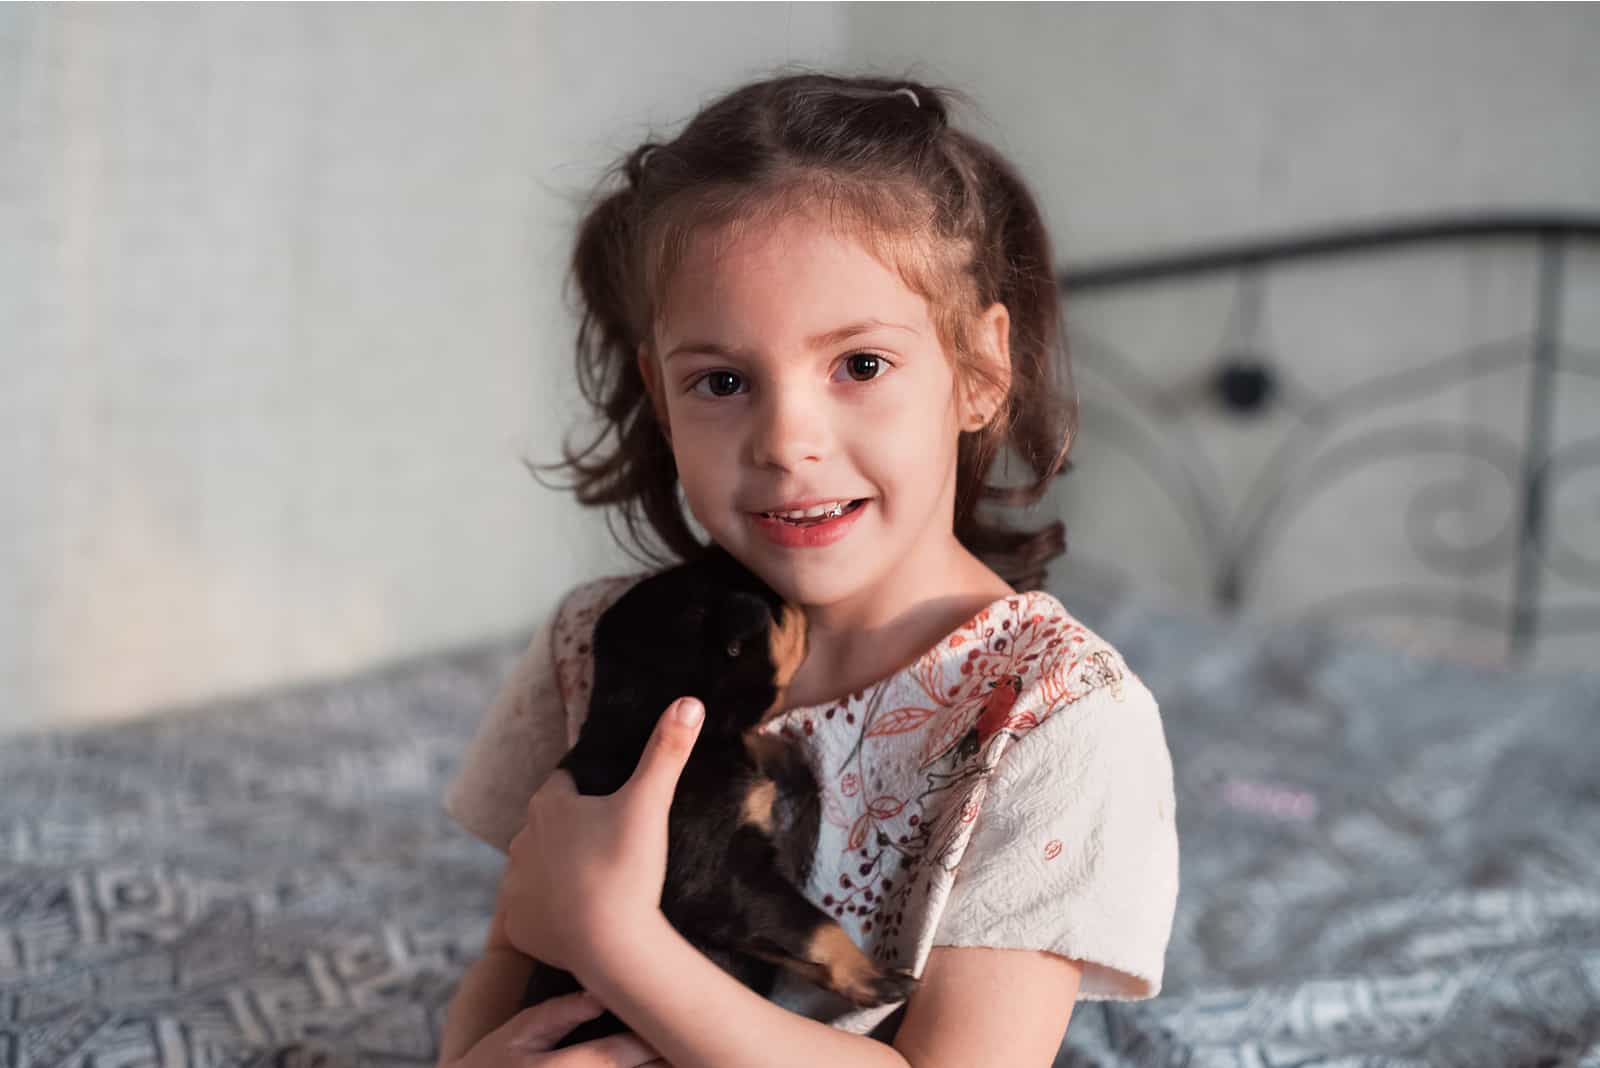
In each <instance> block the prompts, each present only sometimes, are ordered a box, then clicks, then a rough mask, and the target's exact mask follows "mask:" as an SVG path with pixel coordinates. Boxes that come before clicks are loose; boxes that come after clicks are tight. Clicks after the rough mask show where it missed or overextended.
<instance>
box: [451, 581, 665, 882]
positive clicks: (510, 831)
mask: <svg viewBox="0 0 1600 1068" xmlns="http://www.w3.org/2000/svg"><path fill="white" fill-rule="evenodd" d="M642 577H643V576H642V575H622V576H616V577H612V578H603V579H596V580H594V581H592V582H586V583H583V584H581V585H579V586H576V587H574V588H573V589H572V591H571V592H570V593H568V594H567V596H566V597H565V598H563V599H562V601H561V604H560V605H559V607H557V609H556V611H555V613H554V615H553V616H552V617H551V619H550V620H549V621H548V622H546V623H545V624H544V625H542V626H541V627H539V629H538V630H537V631H535V632H534V635H533V639H532V640H531V641H529V642H528V648H527V650H526V651H525V652H524V653H523V654H522V656H521V658H520V659H518V661H517V663H516V666H515V667H513V668H512V671H511V676H510V677H509V678H508V679H506V682H505V685H504V686H503V687H501V689H500V693H499V694H498V695H497V696H496V697H495V700H494V704H492V705H490V706H489V711H488V713H487V714H486V715H485V716H484V718H483V722H482V723H480V724H479V725H478V732H477V734H475V735H474V736H473V738H472V741H471V742H469V743H468V745H467V749H466V752H465V754H464V755H463V756H462V760H461V767H460V770H459V771H458V772H457V773H456V777H455V780H454V781H453V782H451V784H450V785H449V786H448V787H447V788H446V790H445V797H444V810H445V812H446V813H447V814H449V816H450V818H451V819H453V820H455V821H456V822H457V823H459V824H460V825H461V826H462V827H463V828H465V829H466V830H467V831H469V832H470V833H472V834H473V835H475V836H476V837H478V838H480V839H482V840H483V841H485V842H487V843H488V844H489V845H492V846H494V847H495V848H496V849H498V850H500V852H502V853H505V852H508V851H509V850H510V848H511V839H513V838H515V837H516V835H517V832H518V831H519V830H521V829H522V825H523V823H525V822H526V821H527V816H528V799H529V798H531V797H532V796H533V795H534V794H535V793H536V792H538V789H539V787H540V786H543V785H544V781H545V779H547V778H549V777H550V773H551V772H552V771H554V770H555V769H556V765H557V764H559V763H561V758H562V757H564V756H566V755H567V750H568V749H570V748H571V747H572V744H573V743H574V742H575V741H577V738H578V731H579V729H580V728H581V727H582V725H583V721H584V719H585V717H586V716H587V714H588V710H589V694H590V691H591V689H592V688H593V684H594V655H593V653H592V652H591V650H590V642H591V641H592V640H593V637H594V627H595V623H596V621H597V620H599V618H600V616H601V614H603V613H604V612H605V610H606V609H607V608H609V607H611V605H612V604H614V603H615V602H616V600H617V598H618V597H620V596H622V594H623V593H625V592H626V591H627V589H628V588H629V587H630V586H632V585H633V584H634V583H636V582H638V581H639V579H640V578H642Z"/></svg>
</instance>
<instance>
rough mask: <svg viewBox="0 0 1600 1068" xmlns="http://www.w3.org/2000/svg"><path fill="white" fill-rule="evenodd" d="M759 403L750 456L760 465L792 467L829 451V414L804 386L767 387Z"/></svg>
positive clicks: (821, 456) (820, 456) (818, 457)
mask: <svg viewBox="0 0 1600 1068" xmlns="http://www.w3.org/2000/svg"><path fill="white" fill-rule="evenodd" d="M762 400H763V402H762V403H760V404H758V405H757V406H756V411H755V413H754V414H755V429H754V431H753V433H752V434H751V442H750V445H751V453H752V456H751V459H752V460H754V462H755V464H756V466H758V467H777V468H782V469H783V470H786V471H789V470H793V469H794V468H795V467H797V466H798V465H800V464H802V463H805V462H806V461H808V460H821V459H822V458H823V457H824V456H825V455H826V454H827V435H828V426H827V416H826V413H824V412H823V411H822V406H821V404H820V403H818V402H817V399H816V398H813V397H809V396H806V395H805V391H804V390H801V389H783V390H780V389H772V388H769V389H768V390H767V394H766V396H765V397H764V398H763V399H762Z"/></svg>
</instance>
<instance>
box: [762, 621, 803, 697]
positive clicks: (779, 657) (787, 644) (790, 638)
mask: <svg viewBox="0 0 1600 1068" xmlns="http://www.w3.org/2000/svg"><path fill="white" fill-rule="evenodd" d="M778 614H779V616H780V617H781V618H780V619H779V620H778V622H777V623H776V625H774V626H773V627H772V628H771V629H770V630H769V631H768V635H769V639H768V647H769V648H770V649H771V650H772V663H773V667H774V668H775V669H776V670H775V675H776V678H777V684H778V689H780V690H782V689H785V688H787V687H788V685H789V683H790V682H791V681H792V680H793V679H794V676H795V672H797V671H799V670H800V661H802V660H804V659H805V658H806V614H805V613H804V612H802V611H801V610H800V609H798V608H796V607H795V606H794V605H792V604H786V605H783V606H782V607H781V608H780V609H779V612H778Z"/></svg>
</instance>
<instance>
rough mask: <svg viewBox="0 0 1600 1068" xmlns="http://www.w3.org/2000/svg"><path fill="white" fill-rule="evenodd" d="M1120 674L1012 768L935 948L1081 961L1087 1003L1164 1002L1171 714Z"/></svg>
mask: <svg viewBox="0 0 1600 1068" xmlns="http://www.w3.org/2000/svg"><path fill="white" fill-rule="evenodd" d="M1117 661H1118V665H1119V667H1120V678H1118V679H1117V680H1116V682H1115V684H1107V685H1104V686H1100V687H1098V688H1096V689H1094V690H1091V691H1090V692H1088V693H1086V694H1084V695H1083V696H1082V697H1081V698H1079V699H1078V700H1076V701H1073V702H1071V703H1068V704H1064V705H1061V706H1060V707H1057V708H1055V709H1053V710H1052V711H1051V713H1050V714H1049V715H1048V716H1046V717H1045V718H1044V719H1043V721H1042V722H1040V723H1039V725H1038V726H1037V727H1035V728H1033V729H1032V730H1030V731H1028V733H1027V734H1025V735H1023V736H1021V737H1020V738H1018V739H1016V740H1015V741H1014V742H1013V743H1012V744H1011V746H1010V747H1009V748H1008V749H1007V750H1006V752H1005V753H1004V754H1003V755H1002V756H1001V758H1000V761H999V763H998V765H997V766H996V768H995V771H994V773H993V776H992V778H991V779H990V781H989V783H988V784H987V790H986V792H985V794H984V801H983V807H982V808H981V809H980V810H979V813H978V817H977V820H976V822H975V824H974V826H973V831H972V837H971V839H970V840H969V842H968V844H967V848H966V850H965V852H964V853H963V855H962V858H961V861H960V863H959V865H958V867H957V870H956V875H955V881H954V883H953V884H952V886H951V889H950V895H949V898H948V899H947V901H946V903H945V908H944V912H943V914H942V916H941V918H940V922H939V928H938V931H937V933H936V935H935V937H934V944H935V945H950V946H987V947H992V948H998V949H1035V950H1047V951H1049V952H1051V953H1056V954H1059V955H1061V956H1063V957H1067V958H1070V959H1073V960H1079V961H1082V962H1083V964H1084V971H1083V978H1082V981H1081V983H1080V984H1079V989H1078V998H1079V1000H1085V1001H1104V1000H1115V1001H1131V1000H1137V999H1143V998H1151V997H1155V996H1156V995H1157V994H1159V993H1160V992H1161V978H1162V971H1163V965H1164V962H1165V957H1166V948H1167V941H1168V938H1169V937H1170V935H1171V932H1172V918H1173V912H1174V910H1175V908H1176V905H1177V896H1178V836H1177V830H1176V824H1175V820H1174V811H1173V808H1174V805H1173V786H1172V761H1171V757H1170V755H1169V753H1168V751H1167V743H1166V736H1165V733H1164V732H1163V730H1162V727H1161V717H1160V711H1159V709H1158V707H1157V705H1156V701H1155V698H1154V697H1153V696H1152V695H1151V694H1150V691H1149V690H1148V689H1147V688H1146V687H1145V685H1144V683H1143V682H1142V681H1141V680H1140V679H1139V678H1138V677H1137V676H1135V675H1134V674H1133V673H1132V672H1131V671H1129V670H1127V668H1126V666H1125V665H1122V664H1121V663H1120V657H1119V658H1117Z"/></svg>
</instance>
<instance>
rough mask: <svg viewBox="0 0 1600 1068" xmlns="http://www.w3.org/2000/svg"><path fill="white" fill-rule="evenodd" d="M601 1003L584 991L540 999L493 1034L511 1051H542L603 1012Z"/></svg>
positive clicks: (550, 1047)
mask: <svg viewBox="0 0 1600 1068" xmlns="http://www.w3.org/2000/svg"><path fill="white" fill-rule="evenodd" d="M605 1011H606V1009H605V1006H604V1005H602V1004H600V1001H599V999H598V998H596V997H595V996H594V995H593V994H590V993H589V992H588V991H586V990H580V991H579V992H578V993H576V994H563V995H561V996H560V997H558V998H550V999H549V1000H548V1001H541V1002H539V1004H537V1005H534V1006H532V1007H531V1008H527V1009H523V1010H522V1011H521V1012H519V1013H517V1014H516V1015H515V1016H513V1017H511V1019H509V1020H507V1021H506V1022H505V1023H504V1024H502V1025H501V1026H500V1027H498V1028H497V1029H496V1031H495V1033H496V1034H497V1035H500V1036H503V1037H504V1039H505V1044H506V1045H507V1046H508V1047H509V1048H511V1049H515V1050H521V1051H524V1052H529V1053H543V1052H545V1051H546V1050H550V1049H553V1048H555V1044H556V1043H557V1042H559V1041H561V1038H562V1036H563V1035H565V1034H566V1033H567V1032H568V1031H570V1030H572V1029H573V1028H574V1027H577V1026H578V1025H579V1024H581V1023H583V1022H584V1021H585V1020H592V1019H594V1018H595V1017H596V1016H599V1015H600V1014H601V1013H602V1012H605Z"/></svg>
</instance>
